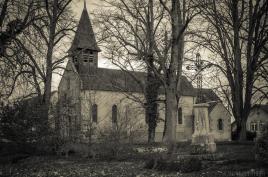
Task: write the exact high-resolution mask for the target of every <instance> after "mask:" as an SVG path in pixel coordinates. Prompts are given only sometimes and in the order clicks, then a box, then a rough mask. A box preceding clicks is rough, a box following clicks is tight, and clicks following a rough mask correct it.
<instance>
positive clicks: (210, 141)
mask: <svg viewBox="0 0 268 177" xmlns="http://www.w3.org/2000/svg"><path fill="white" fill-rule="evenodd" d="M208 107H209V104H207V103H200V104H195V105H194V133H193V135H192V145H193V146H195V147H198V146H200V147H202V148H204V150H205V151H206V152H209V153H213V152H215V151H216V144H215V142H214V136H213V134H211V133H210V130H209V118H208Z"/></svg>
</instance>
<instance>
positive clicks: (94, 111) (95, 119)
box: [91, 104, 98, 123]
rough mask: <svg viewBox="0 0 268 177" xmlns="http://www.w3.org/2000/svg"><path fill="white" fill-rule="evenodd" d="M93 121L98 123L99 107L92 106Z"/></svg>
mask: <svg viewBox="0 0 268 177" xmlns="http://www.w3.org/2000/svg"><path fill="white" fill-rule="evenodd" d="M91 111H92V121H93V122H95V123H97V122H98V105H96V104H94V105H92V109H91Z"/></svg>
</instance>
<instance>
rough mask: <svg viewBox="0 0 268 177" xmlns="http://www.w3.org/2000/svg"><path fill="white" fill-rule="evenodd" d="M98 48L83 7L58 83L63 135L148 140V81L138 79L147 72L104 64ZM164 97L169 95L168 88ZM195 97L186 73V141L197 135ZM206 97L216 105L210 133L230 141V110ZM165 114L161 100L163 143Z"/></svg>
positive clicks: (182, 134)
mask: <svg viewBox="0 0 268 177" xmlns="http://www.w3.org/2000/svg"><path fill="white" fill-rule="evenodd" d="M99 52H101V50H100V48H99V47H98V44H97V42H96V40H95V35H94V31H93V28H92V25H91V22H90V18H89V14H88V12H87V9H86V8H85V7H84V9H83V12H82V15H81V18H80V21H79V24H78V27H77V31H76V33H75V37H74V40H73V42H72V45H71V47H70V50H69V54H70V56H71V57H70V58H69V61H68V63H67V65H66V69H65V71H64V73H63V76H62V79H61V81H60V84H59V87H58V99H59V100H58V103H59V117H60V119H59V120H60V132H61V134H62V136H64V137H67V138H78V137H82V138H86V137H87V135H88V133H90V136H91V135H94V136H97V134H98V132H101V133H104V132H105V131H121V132H123V133H125V134H126V135H128V136H129V137H132V140H134V141H147V125H146V123H145V110H144V107H143V103H144V102H145V100H144V88H143V87H144V84H141V83H140V82H137V80H136V79H135V78H138V79H139V80H140V81H141V82H142V83H145V80H146V73H144V72H134V71H131V72H128V73H127V72H124V71H121V70H115V69H108V68H99V67H98V54H99ZM133 76H135V77H133ZM210 91H212V90H210ZM212 92H213V91H212ZM204 94H207V93H204ZM214 94H215V93H214ZM207 95H209V94H207ZM159 97H161V98H164V90H163V89H162V90H161V91H160V96H159ZM195 99H196V90H195V89H194V88H193V86H192V84H191V83H190V82H189V81H188V80H187V78H186V77H182V97H181V100H180V105H179V107H178V113H179V114H178V115H179V116H178V120H177V129H176V131H177V139H178V141H187V140H190V139H191V137H192V134H193V119H194V116H193V105H194V103H195ZM207 101H208V102H211V103H213V104H211V108H209V109H211V111H210V112H209V115H212V116H209V117H210V131H211V132H212V133H213V134H215V135H216V140H218V141H225V140H230V136H231V135H230V132H231V130H230V124H231V122H230V121H231V120H230V115H229V113H228V111H227V110H226V109H225V108H224V106H223V105H222V103H221V102H220V101H219V99H218V97H217V96H214V97H211V98H210V97H208V99H207ZM215 103H216V104H215ZM217 107H219V108H217ZM214 108H217V109H216V110H215V109H214ZM219 111H220V112H219ZM164 115H165V110H164V104H163V103H161V102H159V106H158V118H159V121H158V125H157V128H156V134H155V140H156V141H158V142H159V141H162V134H163V130H164Z"/></svg>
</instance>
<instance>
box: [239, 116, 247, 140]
mask: <svg viewBox="0 0 268 177" xmlns="http://www.w3.org/2000/svg"><path fill="white" fill-rule="evenodd" d="M246 140H247V121H246V120H245V119H242V121H241V128H240V132H239V141H246Z"/></svg>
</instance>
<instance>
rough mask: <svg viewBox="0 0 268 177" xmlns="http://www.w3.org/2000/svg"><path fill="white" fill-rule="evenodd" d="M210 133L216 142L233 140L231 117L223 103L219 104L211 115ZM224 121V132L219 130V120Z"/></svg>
mask: <svg viewBox="0 0 268 177" xmlns="http://www.w3.org/2000/svg"><path fill="white" fill-rule="evenodd" d="M209 119H210V120H209V121H210V131H211V133H212V134H213V135H214V138H215V140H216V141H230V140H231V116H230V113H229V112H228V111H227V110H226V109H225V107H224V105H223V104H222V103H218V104H217V105H216V106H215V107H214V108H213V110H212V111H211V112H210V114H209ZM219 119H222V120H223V130H219V128H218V120H219Z"/></svg>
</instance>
